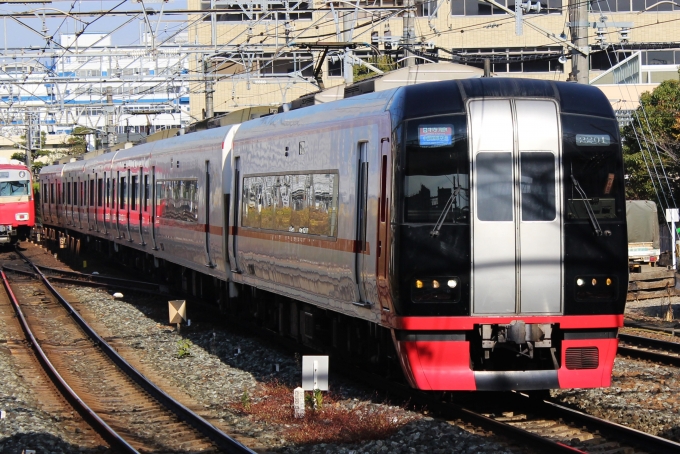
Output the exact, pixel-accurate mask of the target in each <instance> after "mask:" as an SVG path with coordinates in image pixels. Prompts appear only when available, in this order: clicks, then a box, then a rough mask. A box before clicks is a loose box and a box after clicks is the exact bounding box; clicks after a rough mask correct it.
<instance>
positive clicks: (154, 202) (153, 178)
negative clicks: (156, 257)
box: [150, 166, 158, 251]
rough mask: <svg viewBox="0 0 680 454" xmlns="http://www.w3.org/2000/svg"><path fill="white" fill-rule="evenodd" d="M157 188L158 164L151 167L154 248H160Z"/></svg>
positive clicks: (152, 238)
mask: <svg viewBox="0 0 680 454" xmlns="http://www.w3.org/2000/svg"><path fill="white" fill-rule="evenodd" d="M157 197H158V195H157V188H156V166H152V167H151V221H150V222H151V240H152V241H153V250H154V251H157V250H158V244H157V243H156V215H157V212H156V207H157V206H158V201H157Z"/></svg>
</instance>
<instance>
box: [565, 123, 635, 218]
mask: <svg viewBox="0 0 680 454" xmlns="http://www.w3.org/2000/svg"><path fill="white" fill-rule="evenodd" d="M562 117H563V118H562V127H563V131H564V132H563V136H564V159H563V160H564V172H565V174H564V179H565V181H566V188H567V191H566V197H565V199H566V200H565V201H566V204H567V207H566V211H567V218H568V219H575V220H576V219H578V220H588V219H589V214H588V211H589V209H590V210H592V213H593V214H594V215H595V217H596V218H597V219H599V220H607V219H622V218H623V217H624V216H625V215H626V212H625V201H624V194H623V190H622V189H623V185H622V184H621V183H622V182H621V181H618V180H617V178H616V176H617V175H621V174H622V170H621V167H622V166H623V163H622V162H621V157H620V154H619V153H618V140H619V136H618V124H617V122H616V121H615V120H611V119H605V118H598V117H591V116H580V115H563V116H562ZM579 189H580V191H579ZM587 205H588V206H587Z"/></svg>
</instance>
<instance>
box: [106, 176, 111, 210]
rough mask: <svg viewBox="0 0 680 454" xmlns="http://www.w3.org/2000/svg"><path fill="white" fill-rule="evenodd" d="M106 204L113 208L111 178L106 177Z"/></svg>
mask: <svg viewBox="0 0 680 454" xmlns="http://www.w3.org/2000/svg"><path fill="white" fill-rule="evenodd" d="M106 206H107V207H108V208H111V178H110V177H109V178H107V179H106Z"/></svg>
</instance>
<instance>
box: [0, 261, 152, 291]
mask: <svg viewBox="0 0 680 454" xmlns="http://www.w3.org/2000/svg"><path fill="white" fill-rule="evenodd" d="M2 269H4V270H5V271H10V272H12V273H17V274H23V275H25V276H32V277H35V278H39V277H40V276H38V275H37V274H35V272H33V271H28V270H20V269H18V268H14V267H11V266H7V265H2ZM82 276H83V277H87V276H89V275H87V274H83V275H82ZM95 277H96V276H95ZM50 279H51V280H52V281H56V282H63V283H66V284H77V285H83V286H88V287H106V288H115V289H119V290H129V291H131V292H139V293H146V294H150V295H159V294H161V290H160V288H158V289H156V290H152V289H148V288H142V287H126V286H124V285H121V284H113V283H109V282H97V281H93V280H89V279H73V278H69V277H61V276H50Z"/></svg>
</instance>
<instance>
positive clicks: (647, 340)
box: [619, 333, 680, 353]
mask: <svg viewBox="0 0 680 454" xmlns="http://www.w3.org/2000/svg"><path fill="white" fill-rule="evenodd" d="M619 340H622V341H624V342H627V343H629V344H638V345H643V346H645V347H650V348H658V349H660V350H668V351H670V352H674V353H680V342H671V341H665V340H662V339H654V338H651V337H645V336H635V335H633V334H624V333H619Z"/></svg>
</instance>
